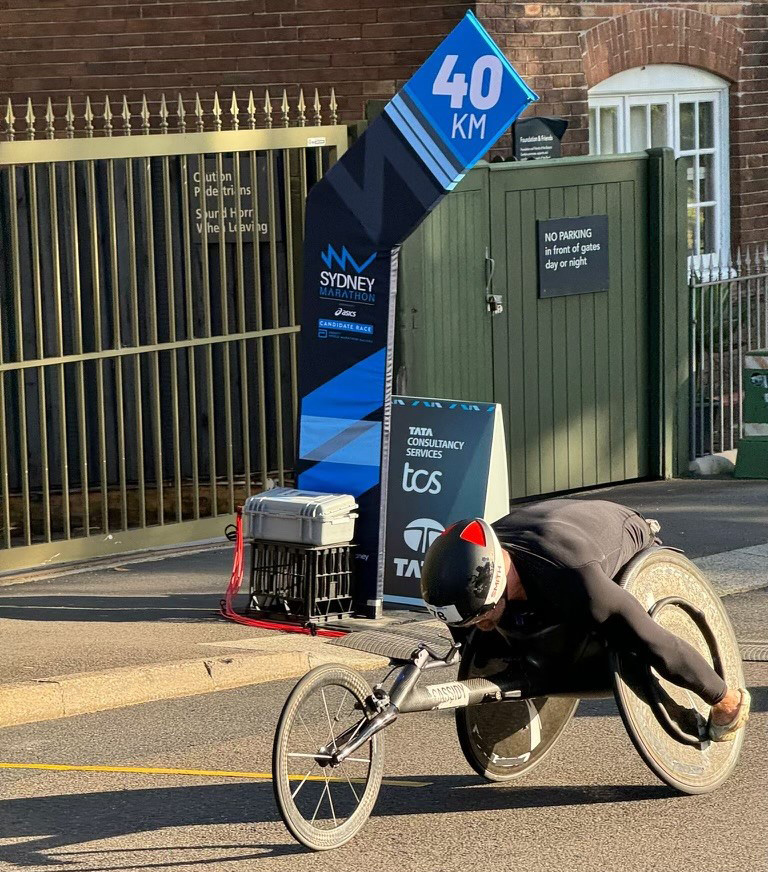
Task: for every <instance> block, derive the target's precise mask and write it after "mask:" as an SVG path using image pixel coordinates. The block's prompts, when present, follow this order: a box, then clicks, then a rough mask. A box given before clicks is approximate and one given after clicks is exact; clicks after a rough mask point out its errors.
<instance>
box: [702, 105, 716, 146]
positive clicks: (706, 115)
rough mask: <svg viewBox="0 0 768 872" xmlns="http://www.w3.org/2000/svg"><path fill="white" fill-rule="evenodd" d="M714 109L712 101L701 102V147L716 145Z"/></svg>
mask: <svg viewBox="0 0 768 872" xmlns="http://www.w3.org/2000/svg"><path fill="white" fill-rule="evenodd" d="M713 109H714V106H713V105H712V103H711V102H708V103H699V148H714V147H715V125H714V120H713V116H714V112H713Z"/></svg>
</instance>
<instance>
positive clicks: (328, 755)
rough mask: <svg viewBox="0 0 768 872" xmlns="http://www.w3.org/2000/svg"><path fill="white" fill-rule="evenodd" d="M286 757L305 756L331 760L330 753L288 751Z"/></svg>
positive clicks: (311, 758)
mask: <svg viewBox="0 0 768 872" xmlns="http://www.w3.org/2000/svg"><path fill="white" fill-rule="evenodd" d="M285 756H286V757H306V758H307V759H308V760H331V759H332V758H331V755H330V754H298V753H296V752H294V751H289V752H288V753H287V754H286V755H285Z"/></svg>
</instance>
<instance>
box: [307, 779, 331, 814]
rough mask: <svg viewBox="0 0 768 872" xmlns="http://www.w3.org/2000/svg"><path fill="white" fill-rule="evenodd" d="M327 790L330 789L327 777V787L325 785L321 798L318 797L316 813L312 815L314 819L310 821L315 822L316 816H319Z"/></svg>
mask: <svg viewBox="0 0 768 872" xmlns="http://www.w3.org/2000/svg"><path fill="white" fill-rule="evenodd" d="M326 790H328V779H326V781H325V787H323V791H322V793H321V794H320V799H318V801H317V805H316V806H315V813H314V814H313V815H312V820H311V821H310V823H311V824H313V823H314V822H315V818H316V817H317V813H318V811H320V803H321V802H322V801H323V797H324V796H325V791H326Z"/></svg>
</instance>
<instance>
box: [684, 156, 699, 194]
mask: <svg viewBox="0 0 768 872" xmlns="http://www.w3.org/2000/svg"><path fill="white" fill-rule="evenodd" d="M680 163H681V164H682V165H683V166H684V167H685V178H686V180H687V184H686V186H685V198H686V200H687V201H688V202H689V203H695V202H696V201H697V199H698V198H697V196H696V179H695V175H694V158H693V157H681V158H680Z"/></svg>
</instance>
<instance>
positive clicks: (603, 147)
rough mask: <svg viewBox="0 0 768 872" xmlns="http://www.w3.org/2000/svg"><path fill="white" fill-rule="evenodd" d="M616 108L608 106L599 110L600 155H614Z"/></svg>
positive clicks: (616, 144)
mask: <svg viewBox="0 0 768 872" xmlns="http://www.w3.org/2000/svg"><path fill="white" fill-rule="evenodd" d="M616 138H617V130H616V107H615V106H609V107H608V108H606V109H601V110H600V154H616V152H617V151H618V143H617V141H616Z"/></svg>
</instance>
